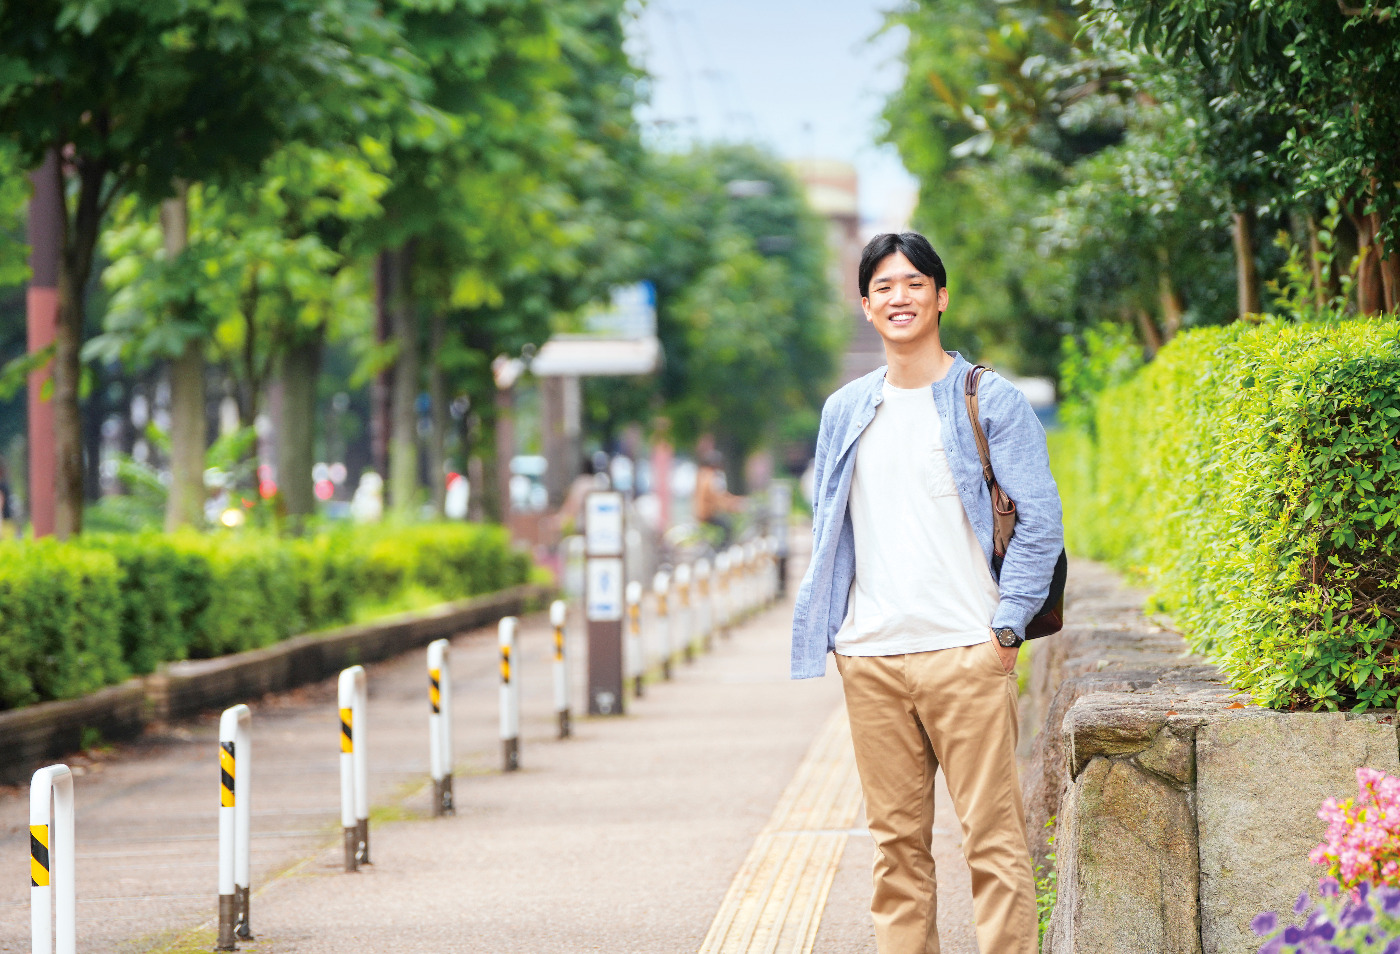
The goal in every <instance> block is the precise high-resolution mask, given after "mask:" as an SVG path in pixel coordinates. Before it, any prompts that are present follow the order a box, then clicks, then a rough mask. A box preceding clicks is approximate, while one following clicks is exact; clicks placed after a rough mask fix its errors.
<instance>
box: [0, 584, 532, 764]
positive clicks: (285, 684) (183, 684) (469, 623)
mask: <svg viewBox="0 0 1400 954" xmlns="http://www.w3.org/2000/svg"><path fill="white" fill-rule="evenodd" d="M553 593H554V590H553V588H551V587H547V586H536V585H533V584H525V585H522V586H513V587H511V588H509V589H506V590H501V591H500V592H499V593H491V594H488V595H486V596H477V597H472V598H470V599H465V600H456V601H454V602H451V603H443V604H440V605H438V606H434V607H432V608H431V609H428V610H423V611H420V612H415V613H403V614H400V615H398V616H390V617H387V618H385V619H381V620H376V621H375V622H373V623H360V624H356V625H352V626H341V627H338V628H335V629H329V630H323V631H321V632H319V633H306V634H303V635H300V636H293V637H291V638H290V639H285V640H283V641H282V642H280V643H276V644H274V645H272V646H266V647H264V648H262V649H252V650H249V651H248V652H244V653H234V654H233V655H229V656H220V657H218V658H217V659H197V660H186V661H183V662H176V663H170V664H169V665H167V666H165V667H162V669H160V670H158V671H157V672H155V673H152V674H151V675H149V676H145V677H139V676H138V677H136V678H134V679H128V680H127V681H126V682H124V683H121V684H120V685H116V686H109V687H107V688H106V689H100V690H98V691H97V692H95V693H92V694H91V695H88V696H84V697H83V698H81V699H63V700H59V701H56V702H41V703H38V704H36V705H32V706H25V707H24V708H22V709H14V710H11V711H8V712H0V784H21V783H23V782H26V781H28V779H29V777H30V775H31V774H32V773H33V772H34V770H35V769H37V768H38V767H39V766H40V765H41V764H43V763H44V762H45V761H47V760H49V759H52V758H56V757H59V756H62V755H64V754H66V753H68V752H75V751H78V750H79V749H81V748H82V747H83V735H84V733H85V731H87V730H89V729H97V730H100V731H101V733H102V739H103V741H105V742H113V741H119V740H122V739H130V738H134V737H135V736H137V735H140V734H141V732H142V731H143V730H144V729H145V728H146V726H147V725H149V724H151V723H152V722H156V721H162V720H167V719H179V718H183V717H185V716H190V715H194V714H196V713H199V712H202V711H205V710H209V709H220V708H223V707H225V706H228V705H231V704H233V703H236V702H246V701H248V700H250V699H255V698H258V697H260V696H263V695H266V694H267V693H270V692H282V691H284V690H286V689H292V688H294V687H296V686H302V685H305V684H307V683H311V682H319V681H320V680H322V679H325V678H327V677H328V676H332V675H334V674H335V673H337V672H339V671H340V670H341V669H344V668H345V667H346V666H352V665H355V664H357V663H360V664H363V663H372V662H378V661H379V660H381V659H388V658H390V657H392V656H396V655H398V654H400V653H402V652H405V651H407V650H410V649H415V648H417V647H419V646H424V645H427V644H428V643H430V642H432V641H433V640H435V639H441V638H444V637H451V636H453V635H455V634H457V633H460V632H462V631H464V630H468V629H476V628H478V627H481V626H485V625H487V624H489V623H492V622H494V621H495V620H497V619H499V618H501V617H502V616H511V615H518V614H520V613H523V612H526V611H528V610H531V609H535V608H537V607H539V606H542V605H543V604H544V603H545V602H546V601H547V600H548V599H549V598H550V596H552V595H553Z"/></svg>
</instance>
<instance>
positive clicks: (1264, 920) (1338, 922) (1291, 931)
mask: <svg viewBox="0 0 1400 954" xmlns="http://www.w3.org/2000/svg"><path fill="white" fill-rule="evenodd" d="M1320 894H1321V895H1322V897H1321V898H1320V899H1319V901H1318V902H1317V904H1316V905H1313V907H1312V911H1311V912H1310V913H1309V914H1308V916H1307V917H1306V918H1305V919H1304V920H1303V923H1302V924H1290V925H1280V924H1279V917H1278V915H1277V914H1275V913H1274V912H1273V911H1266V912H1264V913H1263V914H1261V915H1259V916H1258V917H1256V918H1255V919H1254V922H1253V924H1252V925H1251V927H1253V928H1254V933H1255V934H1257V935H1259V936H1260V937H1262V938H1265V939H1266V940H1265V941H1264V944H1263V946H1261V947H1260V948H1259V954H1400V888H1392V887H1382V888H1379V889H1377V890H1375V891H1372V890H1371V888H1370V885H1368V884H1367V883H1366V882H1364V881H1363V882H1361V883H1360V884H1359V885H1357V886H1356V888H1355V889H1354V890H1352V891H1350V892H1347V893H1345V894H1343V893H1342V892H1340V891H1339V890H1338V887H1337V882H1336V881H1334V880H1333V879H1331V878H1323V879H1322V882H1321V890H1320ZM1308 906H1309V899H1308V895H1307V893H1306V892H1304V893H1303V894H1301V895H1299V896H1298V902H1297V903H1296V904H1294V905H1293V913H1294V914H1297V915H1302V914H1303V913H1304V912H1305V911H1307V910H1308Z"/></svg>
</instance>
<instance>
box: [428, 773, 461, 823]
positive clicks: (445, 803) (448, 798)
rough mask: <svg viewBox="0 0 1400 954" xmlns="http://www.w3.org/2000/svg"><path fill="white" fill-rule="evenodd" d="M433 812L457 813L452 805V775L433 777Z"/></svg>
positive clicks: (435, 813)
mask: <svg viewBox="0 0 1400 954" xmlns="http://www.w3.org/2000/svg"><path fill="white" fill-rule="evenodd" d="M433 814H434V815H455V814H457V810H456V809H455V808H453V807H452V776H451V775H449V776H447V777H446V778H435V779H433Z"/></svg>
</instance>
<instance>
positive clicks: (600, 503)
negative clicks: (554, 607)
mask: <svg viewBox="0 0 1400 954" xmlns="http://www.w3.org/2000/svg"><path fill="white" fill-rule="evenodd" d="M624 530H625V527H624V520H623V501H622V494H621V493H619V492H617V491H615V490H595V491H593V492H592V493H590V494H589V495H588V496H587V497H585V498H584V504H583V538H584V554H585V561H586V570H585V573H584V576H585V580H586V582H585V587H584V588H585V595H584V619H585V620H587V623H588V714H589V715H622V711H623V708H622V700H623V694H622V686H623V669H622V623H623V616H624V615H625V610H626V606H625V602H624V600H623V596H624V593H625V585H626V582H627V581H626V571H625V569H624V564H623V551H624V543H625V540H626V534H625V532H624Z"/></svg>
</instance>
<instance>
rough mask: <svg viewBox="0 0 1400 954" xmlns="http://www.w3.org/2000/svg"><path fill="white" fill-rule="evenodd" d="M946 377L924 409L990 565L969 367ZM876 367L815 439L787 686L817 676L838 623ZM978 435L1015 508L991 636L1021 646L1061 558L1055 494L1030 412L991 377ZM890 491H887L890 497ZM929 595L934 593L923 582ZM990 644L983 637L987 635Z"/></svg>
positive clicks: (876, 388) (830, 405) (846, 596)
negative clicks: (967, 395) (806, 555)
mask: <svg viewBox="0 0 1400 954" xmlns="http://www.w3.org/2000/svg"><path fill="white" fill-rule="evenodd" d="M950 353H951V354H952V356H953V367H952V368H951V369H950V370H949V371H948V373H947V374H946V375H944V377H943V379H942V380H940V381H935V382H933V384H932V385H930V387H931V388H932V389H933V400H934V403H935V404H936V406H937V407H938V416H939V419H940V421H941V422H942V426H943V449H944V452H945V453H946V454H947V455H948V467H949V468H950V469H951V470H952V472H953V480H954V481H955V482H956V483H957V486H958V497H959V498H960V499H961V500H962V505H963V509H964V510H965V511H966V512H967V519H968V521H969V522H971V524H972V529H973V532H974V533H975V534H976V535H977V542H978V543H980V544H981V545H982V551H983V555H984V556H985V557H986V560H987V566H988V568H991V565H992V497H991V493H990V492H989V491H988V490H987V485H986V483H985V482H984V481H983V480H982V464H981V460H980V459H979V458H978V456H977V442H976V439H975V438H974V437H973V436H972V423H971V422H970V421H969V420H968V418H967V405H966V403H965V402H964V399H963V382H964V381H965V380H966V378H967V375H968V373H969V372H970V371H971V370H972V365H970V364H968V362H967V360H966V359H965V358H963V357H962V356H961V355H959V354H958V353H956V352H950ZM885 371H886V369H885V368H884V367H881V368H879V369H877V370H875V371H872V372H870V373H869V374H867V375H865V376H864V377H862V378H858V379H856V380H855V381H852V382H851V383H850V384H847V385H846V386H845V387H843V388H841V389H840V390H839V391H837V392H836V393H835V394H833V395H832V396H831V397H829V398H827V401H826V404H825V406H824V407H823V408H822V423H821V430H820V431H819V432H818V434H817V456H816V463H815V472H816V479H815V480H814V481H813V485H812V562H811V563H810V564H808V566H807V573H806V576H804V577H803V580H802V586H801V587H800V588H799V589H798V591H797V605H796V608H795V609H794V610H793V616H792V678H794V679H810V678H812V677H814V676H822V675H825V674H826V654H827V653H829V652H831V651H832V650H833V649H834V648H835V646H836V633H837V631H838V630H839V629H840V628H841V624H842V623H843V622H844V621H845V619H846V609H847V606H848V605H849V602H850V595H851V584H852V582H853V581H854V580H855V576H856V545H855V531H854V529H853V528H852V526H851V513H850V507H849V504H850V498H851V478H852V477H853V476H854V474H855V465H856V448H857V447H858V446H859V443H860V435H861V434H862V432H864V430H865V428H866V425H868V424H869V423H870V422H871V421H872V420H874V419H875V410H876V408H878V407H879V406H880V402H881V400H882V399H883V395H882V393H881V390H882V385H883V384H884V380H885ZM977 399H978V411H979V413H980V414H981V417H982V429H983V431H984V432H985V433H986V435H987V445H988V447H989V448H990V450H991V460H992V470H993V472H994V473H995V474H996V478H997V483H998V484H1000V485H1001V489H1002V490H1004V491H1006V494H1007V496H1009V497H1010V498H1011V499H1012V500H1014V501H1015V502H1016V512H1017V523H1016V533H1015V535H1013V536H1012V538H1011V543H1010V544H1009V545H1008V546H1007V548H1006V557H1005V559H1004V560H1003V561H1002V567H1001V573H1000V575H998V574H997V573H996V572H995V571H993V573H992V576H993V578H995V579H996V580H997V589H998V592H999V593H1000V600H999V602H998V603H997V608H996V612H995V613H994V614H993V616H992V623H991V625H992V628H1000V627H1003V626H1009V627H1011V628H1012V629H1014V630H1015V631H1016V632H1017V634H1019V635H1020V636H1022V637H1024V636H1025V634H1026V624H1027V623H1029V622H1030V621H1031V619H1032V617H1034V616H1035V614H1036V613H1038V612H1040V608H1041V607H1042V606H1044V605H1045V599H1046V596H1047V595H1048V594H1049V592H1050V578H1051V575H1052V574H1053V573H1054V570H1055V562H1056V561H1057V560H1058V559H1059V556H1060V551H1061V550H1062V549H1063V548H1064V526H1063V524H1062V522H1061V513H1060V493H1059V490H1058V489H1057V488H1056V487H1055V478H1054V477H1053V476H1052V475H1051V473H1050V455H1049V453H1048V451H1047V450H1046V447H1045V430H1044V429H1043V428H1042V427H1041V426H1040V421H1039V420H1038V419H1037V418H1036V416H1035V412H1034V411H1033V410H1032V409H1031V405H1030V402H1029V401H1027V400H1026V398H1025V395H1023V394H1022V393H1021V392H1020V391H1019V390H1017V389H1016V387H1015V386H1014V385H1012V384H1011V383H1010V382H1009V381H1007V380H1006V379H1005V378H1003V377H1001V376H1000V375H998V374H996V373H995V372H988V373H987V374H985V375H983V376H982V381H981V383H980V385H979V387H978V391H977ZM897 490H898V488H891V491H892V492H897ZM930 585H937V584H936V581H932V580H931V581H930ZM988 638H990V633H989V634H988Z"/></svg>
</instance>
